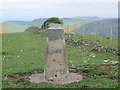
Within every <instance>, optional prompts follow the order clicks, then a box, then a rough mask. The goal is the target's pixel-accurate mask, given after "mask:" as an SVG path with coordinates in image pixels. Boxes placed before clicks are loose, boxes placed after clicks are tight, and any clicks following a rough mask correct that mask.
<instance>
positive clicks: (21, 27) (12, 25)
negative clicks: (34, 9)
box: [1, 17, 101, 33]
mask: <svg viewBox="0 0 120 90" xmlns="http://www.w3.org/2000/svg"><path fill="white" fill-rule="evenodd" d="M47 19H48V18H39V19H35V20H33V21H9V22H5V23H6V24H7V25H6V26H4V25H2V27H4V30H1V31H3V32H5V33H15V32H24V31H25V29H26V28H28V27H30V26H41V25H42V24H43V22H44V21H45V20H47ZM61 19H62V20H63V22H64V25H63V27H64V28H65V29H67V28H66V27H67V25H69V26H70V27H69V28H70V29H71V31H72V30H73V29H76V27H75V25H77V27H79V26H81V25H83V24H85V23H89V22H91V21H94V20H100V19H101V18H98V17H97V18H95V17H73V18H61ZM71 27H72V28H71ZM73 27H75V28H73Z"/></svg>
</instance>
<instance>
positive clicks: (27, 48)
mask: <svg viewBox="0 0 120 90" xmlns="http://www.w3.org/2000/svg"><path fill="white" fill-rule="evenodd" d="M71 37H74V38H81V35H76V36H75V35H73V36H71ZM85 38H86V39H87V40H88V41H91V40H94V39H93V38H94V36H92V35H90V36H89V35H86V36H85ZM97 38H98V39H101V40H100V41H103V42H105V45H108V46H109V43H108V41H107V42H106V39H102V38H107V37H102V36H98V37H97ZM2 40H3V41H2V46H3V47H2V49H3V50H2V53H1V54H2V70H3V73H2V77H3V81H2V87H3V88H118V83H119V79H118V68H119V66H118V63H113V62H117V61H118V55H116V54H113V53H107V52H97V51H87V50H84V46H82V45H81V46H76V45H73V44H70V43H66V50H67V59H68V64H69V69H70V72H76V73H80V74H81V75H83V77H84V79H83V80H82V81H79V82H75V83H70V84H64V85H59V84H50V83H39V84H34V83H31V82H29V81H28V80H27V79H26V78H24V77H21V76H25V75H31V74H32V73H43V72H44V60H45V48H46V47H45V46H46V38H45V36H44V33H41V34H40V35H38V34H37V33H33V32H22V33H5V34H2ZM113 45H114V47H117V46H118V45H117V38H115V39H114V40H113ZM106 60H107V61H106ZM16 76H19V77H21V78H15V77H16Z"/></svg>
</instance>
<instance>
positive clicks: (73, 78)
mask: <svg viewBox="0 0 120 90" xmlns="http://www.w3.org/2000/svg"><path fill="white" fill-rule="evenodd" d="M29 80H30V82H33V83H41V82H47V83H54V84H68V83H73V82H79V81H80V80H82V76H81V75H79V74H77V73H70V74H69V80H63V81H62V80H61V81H57V82H56V81H48V80H46V79H45V77H44V74H43V73H42V74H33V75H31V76H30V77H29Z"/></svg>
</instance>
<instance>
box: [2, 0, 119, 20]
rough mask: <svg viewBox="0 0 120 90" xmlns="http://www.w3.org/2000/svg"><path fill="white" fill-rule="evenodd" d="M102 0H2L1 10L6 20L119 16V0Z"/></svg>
mask: <svg viewBox="0 0 120 90" xmlns="http://www.w3.org/2000/svg"><path fill="white" fill-rule="evenodd" d="M88 1H89V2H88ZM93 1H94V2H93ZM97 1H99V2H97ZM102 1H103V0H2V7H0V10H2V16H3V19H4V20H33V19H36V18H41V17H51V16H58V17H73V16H106V17H108V16H109V17H117V8H118V7H117V0H104V2H102Z"/></svg>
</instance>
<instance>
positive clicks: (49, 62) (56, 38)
mask: <svg viewBox="0 0 120 90" xmlns="http://www.w3.org/2000/svg"><path fill="white" fill-rule="evenodd" d="M47 36H48V37H47V48H46V60H45V69H44V74H45V79H46V80H48V81H54V82H61V81H64V80H65V81H66V80H69V70H68V66H67V59H66V52H65V40H64V31H63V30H62V29H48V33H47Z"/></svg>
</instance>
